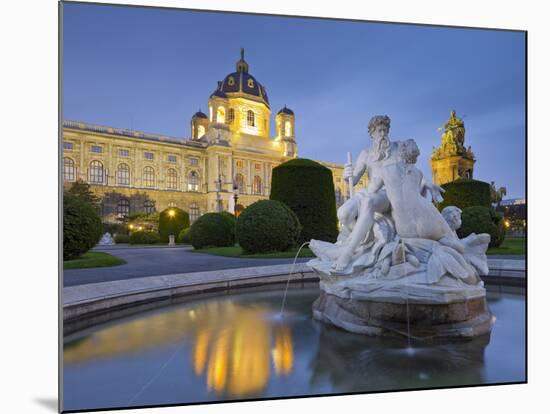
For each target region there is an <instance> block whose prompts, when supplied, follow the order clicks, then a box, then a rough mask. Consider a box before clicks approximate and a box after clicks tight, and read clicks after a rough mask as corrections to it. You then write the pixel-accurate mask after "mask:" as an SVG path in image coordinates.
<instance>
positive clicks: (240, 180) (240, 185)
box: [235, 174, 245, 194]
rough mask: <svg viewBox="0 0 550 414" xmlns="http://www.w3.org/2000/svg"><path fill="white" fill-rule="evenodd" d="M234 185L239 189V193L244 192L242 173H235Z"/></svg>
mask: <svg viewBox="0 0 550 414" xmlns="http://www.w3.org/2000/svg"><path fill="white" fill-rule="evenodd" d="M235 187H237V189H238V190H239V193H241V194H242V193H244V192H245V188H244V176H243V175H242V174H237V175H236V176H235Z"/></svg>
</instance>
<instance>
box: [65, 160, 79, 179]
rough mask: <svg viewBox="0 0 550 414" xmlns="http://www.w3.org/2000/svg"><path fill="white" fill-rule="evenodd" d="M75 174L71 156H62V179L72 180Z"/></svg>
mask: <svg viewBox="0 0 550 414" xmlns="http://www.w3.org/2000/svg"><path fill="white" fill-rule="evenodd" d="M75 175H76V174H75V167H74V161H73V160H72V159H71V158H67V157H65V158H63V180H65V181H74V178H75Z"/></svg>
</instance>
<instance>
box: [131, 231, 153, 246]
mask: <svg viewBox="0 0 550 414" xmlns="http://www.w3.org/2000/svg"><path fill="white" fill-rule="evenodd" d="M128 242H129V243H130V244H157V243H159V242H160V236H159V234H158V233H156V232H154V231H146V230H138V231H133V232H132V233H131V234H130V238H129V240H128Z"/></svg>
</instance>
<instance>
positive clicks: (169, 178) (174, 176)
mask: <svg viewBox="0 0 550 414" xmlns="http://www.w3.org/2000/svg"><path fill="white" fill-rule="evenodd" d="M166 187H167V188H169V189H171V190H175V189H176V188H178V172H177V171H176V170H174V169H173V168H169V169H168V172H167V174H166Z"/></svg>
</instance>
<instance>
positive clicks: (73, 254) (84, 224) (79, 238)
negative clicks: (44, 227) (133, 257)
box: [63, 194, 103, 260]
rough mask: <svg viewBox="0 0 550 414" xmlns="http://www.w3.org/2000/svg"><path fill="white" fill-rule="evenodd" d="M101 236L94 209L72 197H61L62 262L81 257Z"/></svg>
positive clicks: (66, 195) (101, 232)
mask: <svg viewBox="0 0 550 414" xmlns="http://www.w3.org/2000/svg"><path fill="white" fill-rule="evenodd" d="M102 234H103V224H102V223H101V219H100V218H99V215H98V214H97V213H96V211H95V209H94V207H92V206H91V205H90V204H89V203H87V202H86V201H84V200H82V199H80V198H78V197H76V196H74V195H70V194H65V195H63V260H71V259H76V258H78V257H80V256H82V255H83V254H84V253H86V252H87V251H88V250H90V249H91V248H92V247H94V246H95V245H96V244H97V242H98V241H99V239H101V236H102Z"/></svg>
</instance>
